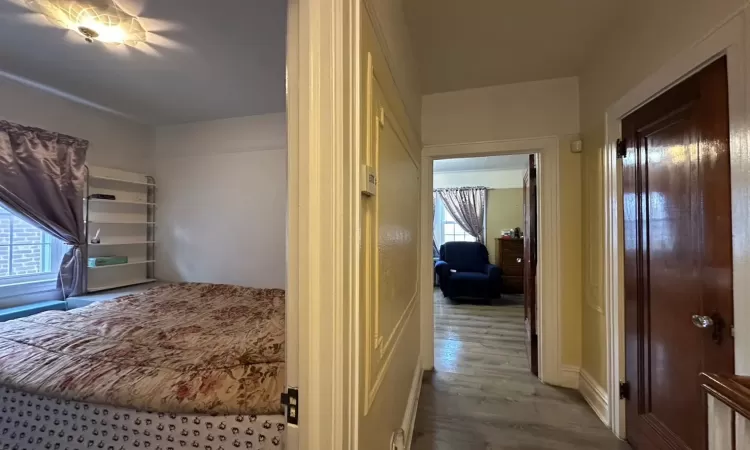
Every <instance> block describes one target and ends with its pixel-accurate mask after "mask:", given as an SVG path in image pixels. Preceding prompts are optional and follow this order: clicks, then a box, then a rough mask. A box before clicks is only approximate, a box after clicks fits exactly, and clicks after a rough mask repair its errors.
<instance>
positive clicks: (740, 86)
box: [603, 5, 750, 438]
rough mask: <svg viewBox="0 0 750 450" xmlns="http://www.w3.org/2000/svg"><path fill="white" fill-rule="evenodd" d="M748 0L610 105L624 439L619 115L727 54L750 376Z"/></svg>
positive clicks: (617, 361) (612, 282)
mask: <svg viewBox="0 0 750 450" xmlns="http://www.w3.org/2000/svg"><path fill="white" fill-rule="evenodd" d="M745 6H746V5H744V6H743V7H742V8H741V9H740V10H738V11H737V12H736V13H735V14H733V15H732V16H730V17H729V18H728V19H727V20H725V21H724V22H722V23H721V24H720V25H719V26H718V27H716V28H715V29H714V30H712V31H711V32H710V33H709V34H708V35H707V36H705V37H704V38H703V39H701V40H700V41H699V42H697V43H696V44H695V45H693V46H692V47H690V48H689V49H687V50H686V51H684V52H682V53H680V54H678V55H677V56H676V57H674V58H673V59H671V60H670V61H669V62H667V64H666V65H665V66H663V67H662V68H661V69H659V70H658V71H657V72H655V73H654V74H652V75H651V76H649V77H648V78H647V79H646V80H644V81H643V82H642V83H641V84H639V85H638V86H636V87H635V88H633V89H632V90H631V91H629V92H628V93H627V94H625V96H623V97H622V98H621V99H619V100H618V101H617V102H615V103H614V104H612V105H611V106H610V107H609V108H608V109H607V111H606V146H605V150H604V177H603V179H604V197H603V200H604V213H605V218H604V219H605V220H604V227H605V229H604V263H605V274H604V292H605V314H606V333H607V356H608V358H607V387H608V389H607V390H608V396H609V400H608V404H609V405H610V408H609V422H610V424H611V425H612V430H613V431H614V433H615V434H616V435H617V436H618V437H620V438H625V436H626V432H625V425H626V424H625V402H624V401H621V400H620V398H619V395H618V392H619V382H620V380H622V379H624V378H625V323H624V305H625V299H624V287H623V260H624V259H623V258H624V256H623V249H622V245H621V242H622V217H621V216H620V211H621V207H622V204H621V197H622V195H621V193H622V186H621V165H620V163H619V161H618V160H617V156H616V142H617V139H619V138H620V137H621V122H622V119H623V118H625V117H626V116H627V115H628V114H629V113H631V112H633V111H634V110H636V109H638V108H639V107H640V106H642V105H644V104H646V103H648V102H649V101H650V100H651V99H653V98H655V97H657V96H658V95H660V94H661V93H663V92H665V91H666V90H668V89H669V88H671V87H672V86H674V85H676V84H677V83H679V82H680V81H682V80H684V79H685V78H687V77H689V76H690V75H692V74H694V73H695V72H697V71H699V70H700V69H702V68H703V67H705V66H706V65H707V64H709V63H711V62H712V61H714V60H716V59H717V58H719V57H721V56H724V55H726V57H727V70H728V79H729V127H730V143H729V147H730V148H729V152H730V161H731V163H730V164H731V186H732V188H731V189H732V248H733V271H734V275H733V288H734V318H735V327H734V330H735V339H734V343H735V370H736V373H737V374H742V375H750V277H748V276H747V274H748V273H750V229H748V228H747V223H748V222H749V221H750V202H748V200H747V199H748V198H750V151H749V150H748V149H749V147H748V138H750V133H749V132H748V124H749V123H750V121H748V116H747V113H748V110H747V105H748V101H749V99H748V95H749V94H750V88H749V84H748V82H749V81H750V80H748V77H747V67H746V66H747V61H748V60H749V59H750V58H749V56H748V52H750V45H747V39H748V38H749V36H746V34H747V33H746V30H748V25H749V24H750V17H749V16H748V13H747V11H746V9H745Z"/></svg>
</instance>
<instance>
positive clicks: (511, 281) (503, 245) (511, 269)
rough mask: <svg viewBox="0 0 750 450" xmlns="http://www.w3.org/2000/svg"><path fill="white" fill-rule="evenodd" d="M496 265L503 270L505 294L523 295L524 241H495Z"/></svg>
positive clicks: (498, 239) (503, 289) (503, 291)
mask: <svg viewBox="0 0 750 450" xmlns="http://www.w3.org/2000/svg"><path fill="white" fill-rule="evenodd" d="M495 265H496V266H497V267H499V268H500V270H502V272H503V275H502V277H501V278H502V282H503V286H502V290H501V292H502V293H503V294H523V239H500V238H496V239H495Z"/></svg>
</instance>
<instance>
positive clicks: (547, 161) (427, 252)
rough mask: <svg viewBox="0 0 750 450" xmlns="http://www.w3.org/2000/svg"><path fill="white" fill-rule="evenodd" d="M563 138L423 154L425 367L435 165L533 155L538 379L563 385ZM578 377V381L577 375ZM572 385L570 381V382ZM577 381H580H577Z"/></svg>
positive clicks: (428, 361) (429, 347)
mask: <svg viewBox="0 0 750 450" xmlns="http://www.w3.org/2000/svg"><path fill="white" fill-rule="evenodd" d="M559 147H560V143H559V139H558V138H557V137H555V136H553V137H541V138H532V139H514V140H503V141H488V142H465V143H457V144H448V145H430V146H426V147H425V148H424V149H423V151H422V181H421V184H422V211H421V214H422V223H421V226H422V230H421V245H420V260H421V261H422V262H421V265H420V269H421V272H420V280H421V283H422V285H421V293H422V294H421V302H422V305H421V323H420V327H421V334H422V338H421V352H422V367H423V368H424V369H425V370H431V369H432V368H433V367H434V358H435V354H434V344H433V336H434V323H433V321H434V314H435V311H434V304H433V292H434V289H433V280H434V277H433V267H434V262H433V259H432V258H433V256H432V176H433V174H432V161H433V160H435V159H445V158H466V157H472V156H489V155H507V154H532V153H535V154H537V155H538V156H539V161H538V166H539V169H538V174H539V177H538V183H539V188H538V192H539V238H538V243H539V249H538V253H539V258H538V260H539V268H538V271H537V283H538V286H539V289H538V290H537V295H538V297H537V303H538V308H539V378H540V379H541V380H542V381H543V382H544V383H547V384H553V385H557V386H564V385H565V383H566V376H565V374H564V373H563V370H562V369H563V364H562V361H561V358H562V343H563V342H565V340H564V337H563V336H562V328H561V326H560V324H561V321H562V317H561V311H560V290H561V289H560V267H561V266H562V264H563V263H562V260H561V254H560V241H561V237H560V233H561V230H560V228H559V226H558V225H559V223H560V198H559V192H560V185H559V180H560V177H559V170H560V162H559V151H560V149H559ZM576 379H577V377H576ZM568 383H570V381H568ZM575 383H577V381H576V382H575Z"/></svg>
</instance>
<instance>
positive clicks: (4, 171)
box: [0, 120, 89, 297]
mask: <svg viewBox="0 0 750 450" xmlns="http://www.w3.org/2000/svg"><path fill="white" fill-rule="evenodd" d="M88 146H89V143H88V141H86V140H83V139H78V138H75V137H71V136H66V135H64V134H59V133H54V132H50V131H46V130H42V129H39V128H31V127H25V126H22V125H18V124H15V123H11V122H6V121H4V120H0V202H2V203H3V204H4V205H5V206H7V207H8V208H9V209H10V210H12V211H13V212H15V213H16V214H18V215H20V216H22V217H24V218H25V219H27V220H29V221H30V222H31V223H33V224H35V225H36V226H38V227H39V228H41V229H42V230H44V231H46V232H47V233H49V234H51V235H52V236H54V237H56V238H58V239H60V240H61V241H63V242H65V243H66V244H68V245H70V250H68V252H67V253H66V254H65V255H64V256H63V259H62V262H61V264H60V274H59V276H58V281H57V283H58V287H59V288H60V289H62V291H63V295H64V296H66V297H67V296H71V295H79V294H82V293H83V292H84V277H85V273H84V271H85V268H84V264H83V254H82V252H81V246H82V245H84V243H85V242H84V241H85V236H84V226H83V187H84V183H85V170H86V169H85V166H84V163H85V161H86V150H87V149H88Z"/></svg>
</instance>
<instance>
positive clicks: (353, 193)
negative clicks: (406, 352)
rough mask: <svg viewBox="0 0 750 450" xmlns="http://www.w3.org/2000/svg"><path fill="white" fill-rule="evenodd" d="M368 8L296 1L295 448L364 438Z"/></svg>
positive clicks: (291, 375)
mask: <svg viewBox="0 0 750 450" xmlns="http://www.w3.org/2000/svg"><path fill="white" fill-rule="evenodd" d="M360 15H361V2H359V1H354V2H352V1H348V0H290V1H289V3H288V29H287V61H286V69H287V139H288V150H287V172H288V174H287V188H288V193H287V250H286V255H287V272H286V276H287V282H286V284H287V286H286V301H287V318H286V327H287V347H286V350H287V352H286V364H287V365H286V368H287V370H286V371H287V380H286V381H287V385H288V386H293V387H297V388H299V407H298V411H299V425H298V426H294V425H289V426H288V427H287V428H286V433H287V435H286V436H287V441H286V444H285V446H286V448H287V449H290V450H317V449H322V448H325V449H331V450H345V449H356V448H357V439H358V436H357V427H358V417H359V415H358V411H359V404H358V399H359V385H358V383H359V374H358V370H359V368H358V364H357V363H358V348H359V344H358V342H359V341H358V339H359V328H358V327H359V325H358V324H359V322H358V314H359V311H358V307H359V306H358V303H357V302H353V301H352V299H356V298H358V297H359V294H358V292H359V287H358V282H359V263H358V261H359V255H358V242H359V233H358V230H359V204H358V201H359V197H360V178H359V177H360V172H359V169H360V168H359V147H360V124H359V111H360V101H361V98H360V97H361V95H360V61H361V58H360Z"/></svg>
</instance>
